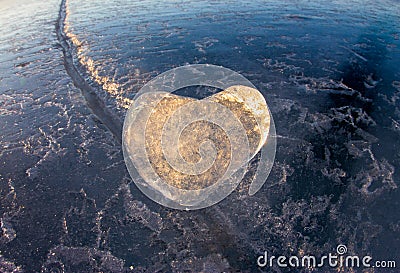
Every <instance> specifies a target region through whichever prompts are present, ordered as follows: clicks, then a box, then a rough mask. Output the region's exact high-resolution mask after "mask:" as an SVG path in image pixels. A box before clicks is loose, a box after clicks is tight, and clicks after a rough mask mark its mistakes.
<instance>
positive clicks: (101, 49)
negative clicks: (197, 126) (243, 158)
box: [0, 0, 400, 272]
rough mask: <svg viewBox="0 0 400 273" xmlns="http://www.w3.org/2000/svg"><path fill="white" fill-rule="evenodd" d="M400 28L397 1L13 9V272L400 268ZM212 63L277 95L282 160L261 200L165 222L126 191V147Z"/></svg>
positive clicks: (5, 5) (4, 144) (9, 182)
mask: <svg viewBox="0 0 400 273" xmlns="http://www.w3.org/2000/svg"><path fill="white" fill-rule="evenodd" d="M399 14H400V3H399V1H395V0H392V1H389V0H387V1H378V2H376V1H342V0H338V1H316V2H314V3H313V2H310V1H305V0H304V1H303V0H299V1H294V2H292V1H261V0H256V1H250V0H249V1H241V2H240V3H239V2H237V1H222V0H221V1H220V0H208V1H206V0H201V1H186V0H171V1H165V2H164V1H150V0H145V1H122V0H115V1H114V0H107V1H103V2H102V3H99V2H93V1H78V0H67V1H62V2H60V1H53V0H50V1H44V2H42V1H27V0H16V1H11V0H2V1H1V2H0V26H1V27H0V226H1V228H0V272H157V271H159V272H200V271H202V272H222V271H226V272H232V271H234V272H259V271H262V269H260V268H258V266H257V263H256V259H257V257H258V256H259V255H261V254H262V253H264V251H268V253H272V254H274V255H277V256H278V255H286V256H290V255H301V254H302V253H303V254H304V253H306V254H307V253H309V254H310V253H312V254H314V255H316V256H320V255H324V254H327V253H330V252H335V249H336V246H337V245H338V244H345V245H346V246H347V248H348V252H349V253H352V254H358V255H360V256H361V255H371V256H372V257H373V258H374V259H376V260H378V259H382V260H396V259H397V263H398V264H400V260H398V259H399V255H398V254H399V253H400V249H399V248H400V236H399V235H400V213H399V211H400V210H399V207H400V194H399V188H398V187H399V183H400V68H399V60H400V15H399ZM203 63H210V64H215V65H221V66H224V67H227V68H230V69H232V70H234V71H237V72H239V73H241V74H243V75H244V76H245V77H247V78H248V79H249V80H250V81H251V82H252V83H253V84H254V85H255V86H256V87H257V88H258V90H259V91H260V92H261V93H262V94H263V95H264V97H265V99H266V101H267V102H268V105H269V107H270V108H271V111H272V115H273V117H274V120H275V125H276V130H277V134H278V140H277V153H276V161H275V165H274V167H273V169H272V172H271V175H270V176H269V178H268V180H267V182H266V183H265V185H264V186H263V188H262V189H261V190H260V191H259V192H258V193H257V194H256V195H254V196H248V194H247V190H248V184H249V183H248V180H250V177H251V174H252V171H253V169H250V170H249V173H248V175H247V176H245V179H244V181H242V183H241V184H240V185H239V187H238V188H237V189H236V190H235V191H234V192H233V193H232V194H231V195H230V196H228V197H227V198H226V199H225V200H223V201H222V202H220V203H219V204H217V205H215V206H212V207H209V208H206V209H202V210H199V211H192V212H185V211H178V210H172V209H167V208H165V207H162V206H160V205H158V204H156V203H154V202H152V201H151V200H149V199H148V198H147V197H145V196H144V195H143V194H142V193H141V192H140V191H139V190H138V189H137V188H136V186H135V184H134V183H133V182H132V181H131V179H130V176H129V174H128V172H127V170H126V167H125V163H124V160H123V156H122V151H121V144H120V134H119V132H120V130H121V126H122V123H123V119H124V116H125V113H126V111H127V108H128V107H129V104H130V103H131V102H132V98H133V97H134V95H135V93H136V92H137V91H138V90H139V89H140V87H141V86H143V84H144V83H146V82H147V81H149V80H150V79H151V78H153V77H154V76H156V75H158V74H159V73H162V72H165V71H167V70H169V69H171V68H174V67H177V66H181V65H185V64H203ZM193 92H195V90H194V91H193ZM192 95H193V96H196V94H192ZM265 270H266V271H268V270H270V271H272V272H290V270H289V269H284V268H274V269H270V268H267V269H265ZM302 270H303V271H301V270H300V269H299V272H309V270H308V269H302ZM326 270H328V269H326ZM324 272H327V271H324ZM345 272H346V271H345ZM349 272H350V271H349ZM374 272H380V271H374ZM382 272H391V271H390V270H386V271H382ZM393 272H395V271H393Z"/></svg>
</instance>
